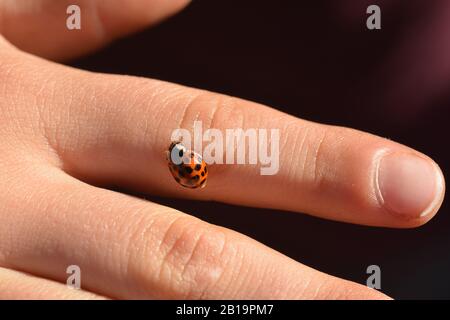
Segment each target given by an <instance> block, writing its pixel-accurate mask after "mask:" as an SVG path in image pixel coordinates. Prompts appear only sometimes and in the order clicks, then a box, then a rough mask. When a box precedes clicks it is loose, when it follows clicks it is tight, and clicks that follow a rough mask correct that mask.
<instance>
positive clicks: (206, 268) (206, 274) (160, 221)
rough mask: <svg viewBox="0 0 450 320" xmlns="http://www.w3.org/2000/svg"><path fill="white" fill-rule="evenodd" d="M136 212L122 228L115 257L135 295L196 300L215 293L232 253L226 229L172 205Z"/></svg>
mask: <svg viewBox="0 0 450 320" xmlns="http://www.w3.org/2000/svg"><path fill="white" fill-rule="evenodd" d="M141 213H142V212H141ZM141 213H139V214H138V216H139V217H140V219H133V220H134V222H133V225H131V226H128V227H126V228H125V229H127V230H125V233H126V234H127V235H128V236H127V237H126V240H125V241H124V242H125V247H126V248H127V249H126V250H125V251H123V250H121V251H120V252H119V255H120V256H121V257H120V258H118V260H119V261H122V262H121V263H122V265H121V273H122V274H124V275H125V276H126V277H127V278H128V279H129V281H130V283H133V285H134V287H135V288H139V290H140V294H143V295H145V296H148V297H151V298H162V299H167V298H177V299H198V298H202V297H205V296H206V297H207V296H210V294H211V292H212V291H214V292H217V290H218V289H217V288H219V283H221V280H222V276H223V273H224V272H225V271H226V270H228V261H229V258H230V256H232V254H231V252H232V251H231V247H232V246H230V244H229V243H228V241H227V234H226V230H224V229H222V228H219V227H215V226H212V225H209V224H207V223H205V222H203V221H201V220H199V219H197V218H195V217H192V216H189V215H186V214H184V213H180V212H178V211H176V210H170V211H164V212H159V213H158V214H152V217H151V218H149V217H148V216H149V215H148V214H141ZM124 252H126V253H124ZM124 254H125V255H126V259H123V255H124Z"/></svg>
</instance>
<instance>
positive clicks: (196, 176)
mask: <svg viewBox="0 0 450 320" xmlns="http://www.w3.org/2000/svg"><path fill="white" fill-rule="evenodd" d="M192 179H194V180H195V181H197V180H198V179H200V177H199V175H198V174H196V175H195V176H193V177H192Z"/></svg>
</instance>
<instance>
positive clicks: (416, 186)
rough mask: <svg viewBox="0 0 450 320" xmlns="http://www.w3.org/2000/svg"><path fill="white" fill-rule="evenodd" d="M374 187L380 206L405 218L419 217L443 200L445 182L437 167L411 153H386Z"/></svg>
mask: <svg viewBox="0 0 450 320" xmlns="http://www.w3.org/2000/svg"><path fill="white" fill-rule="evenodd" d="M379 161H380V162H379V165H378V174H377V186H378V193H379V200H380V202H381V204H382V205H383V206H384V207H385V208H386V209H387V210H388V211H390V212H392V213H394V214H398V215H401V216H403V217H406V218H411V219H413V218H419V217H423V216H426V215H428V214H429V213H431V212H433V211H434V210H435V209H436V206H438V205H439V202H440V201H441V200H442V196H443V190H444V179H443V176H442V173H441V171H440V169H439V167H438V166H437V165H436V164H434V163H433V162H432V161H430V160H426V159H424V158H421V157H419V156H416V155H414V154H412V153H398V152H395V153H388V154H385V155H384V156H383V157H381V159H380V160H379Z"/></svg>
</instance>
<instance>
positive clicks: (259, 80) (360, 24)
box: [72, 0, 450, 299]
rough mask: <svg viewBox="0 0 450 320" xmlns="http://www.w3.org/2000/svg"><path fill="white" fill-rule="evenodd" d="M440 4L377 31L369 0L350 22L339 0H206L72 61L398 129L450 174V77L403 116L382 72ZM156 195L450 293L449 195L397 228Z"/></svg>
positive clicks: (418, 289) (398, 294) (337, 269)
mask: <svg viewBox="0 0 450 320" xmlns="http://www.w3.org/2000/svg"><path fill="white" fill-rule="evenodd" d="M342 2H344V1H342ZM356 2H357V1H353V3H356ZM363 2H364V1H363ZM432 2H433V1H409V2H408V3H410V4H411V7H413V9H415V10H412V9H411V7H410V10H404V9H401V10H396V11H391V14H390V15H383V28H382V30H378V31H368V30H367V28H366V27H365V23H366V17H367V15H366V13H365V8H366V7H367V6H366V7H364V6H362V5H361V4H358V5H356V6H355V8H354V11H356V12H358V10H359V12H360V17H358V16H356V24H355V22H353V23H354V25H353V26H351V27H350V26H349V25H346V24H345V23H344V24H343V23H342V19H343V17H342V16H339V14H337V10H335V7H336V4H338V3H339V1H256V0H245V1H242V0H241V1H237V0H194V1H193V3H192V4H191V5H190V6H189V7H187V8H186V9H185V10H184V11H183V12H181V13H180V14H178V15H177V16H175V17H173V18H170V19H169V20H167V21H165V22H163V23H162V24H160V25H158V26H156V27H153V28H152V29H149V30H146V31H144V32H141V33H139V34H136V35H133V36H131V37H128V38H126V39H123V40H120V41H118V42H116V43H114V44H112V45H110V46H109V47H108V48H105V49H104V50H102V51H100V52H98V53H96V54H94V55H92V56H89V57H85V58H82V59H79V60H77V61H75V62H73V63H72V65H74V66H77V67H80V68H85V69H89V70H95V71H101V72H108V73H119V74H132V75H139V76H145V77H152V78H157V79H162V80H167V81H171V82H176V83H181V84H184V85H188V86H193V87H199V88H204V89H209V90H212V91H216V92H221V93H226V94H230V95H234V96H238V97H241V98H246V99H249V100H253V101H257V102H261V103H264V104H267V105H270V106H274V107H276V108H278V109H280V110H283V111H285V112H288V113H290V114H293V115H296V116H298V117H301V118H305V119H308V120H313V121H318V122H324V123H328V124H336V125H342V126H349V127H353V128H357V129H361V130H364V131H368V132H371V133H374V134H377V135H380V136H384V137H389V138H391V139H393V140H396V141H398V142H401V143H404V144H406V145H409V146H411V147H413V148H416V149H418V150H420V151H422V152H424V153H426V154H428V155H429V156H431V157H432V158H433V159H435V160H436V162H437V163H439V164H440V166H441V168H442V170H443V171H444V175H445V174H446V171H448V170H449V169H450V152H449V151H448V146H447V139H446V138H447V136H448V133H447V132H448V123H449V121H448V120H449V116H450V108H449V107H448V106H449V103H450V84H449V90H448V94H447V95H444V96H440V97H436V98H435V99H433V101H428V102H427V104H426V106H424V108H423V109H422V110H421V112H420V114H419V116H417V113H416V114H415V115H416V116H404V117H403V116H398V114H399V113H398V111H397V110H396V109H395V106H394V105H393V104H392V103H390V101H389V100H386V99H383V98H382V97H383V92H384V88H385V87H384V86H385V84H386V83H388V80H389V79H391V78H392V76H394V74H392V73H390V72H396V71H389V70H384V71H383V72H382V73H381V72H379V71H380V70H382V69H380V68H379V66H380V63H381V62H382V61H383V60H384V59H385V58H386V57H388V56H389V54H390V52H391V50H392V47H393V46H395V43H396V42H397V41H400V38H401V35H402V34H403V33H402V32H404V30H406V29H407V28H408V25H409V24H411V23H416V22H417V21H418V20H420V19H421V17H422V15H426V10H427V8H428V7H432V5H430V3H432ZM442 32H448V31H447V30H442ZM448 39H449V41H450V32H449V37H448ZM424 63H426V61H424ZM414 67H415V66H411V68H414ZM397 103H398V101H397ZM403 110H405V109H403ZM406 110H407V109H406ZM299 192H301V190H299ZM152 200H155V201H157V202H160V203H163V204H168V205H171V206H173V207H176V208H178V209H181V210H183V211H185V212H188V213H191V214H193V215H195V216H198V217H201V218H202V219H204V220H206V221H209V222H212V223H215V224H219V225H222V226H226V227H229V228H232V229H234V230H237V231H240V232H242V233H245V234H247V235H249V236H251V237H253V238H255V239H257V240H259V241H261V242H263V243H265V244H267V245H269V246H271V247H273V248H275V249H277V250H279V251H281V252H282V253H284V254H286V255H288V256H290V257H292V258H293V259H295V260H297V261H300V262H302V263H304V264H307V265H309V266H311V267H314V268H317V269H319V270H321V271H324V272H327V273H330V274H333V275H335V276H340V277H343V278H346V279H349V280H353V281H357V282H359V283H365V281H366V278H367V276H368V275H367V274H366V268H367V266H369V265H371V264H376V265H379V266H380V267H381V272H382V278H381V285H382V291H383V292H385V293H387V294H388V295H391V296H392V297H394V298H397V299H406V298H417V299H422V298H423V299H429V298H450V275H449V274H448V270H450V254H449V248H450V234H449V231H448V230H449V229H450V218H449V215H448V213H449V210H450V208H449V205H448V201H447V202H444V204H443V207H442V209H441V210H440V212H439V214H438V215H437V216H436V217H435V218H434V219H433V220H432V221H431V222H430V223H428V224H427V225H425V226H423V227H421V228H418V229H413V230H391V229H383V228H370V227H362V226H356V225H349V224H343V223H337V222H330V221H324V220H321V219H317V218H313V217H310V216H307V215H303V214H298V213H286V212H279V211H276V210H262V209H254V208H244V207H234V206H230V205H224V204H219V203H206V202H193V201H181V200H174V199H159V198H158V199H153V198H152Z"/></svg>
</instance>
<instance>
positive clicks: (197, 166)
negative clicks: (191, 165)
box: [195, 163, 202, 171]
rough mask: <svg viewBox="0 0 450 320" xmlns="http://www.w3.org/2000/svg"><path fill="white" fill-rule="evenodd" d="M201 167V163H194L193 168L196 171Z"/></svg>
mask: <svg viewBox="0 0 450 320" xmlns="http://www.w3.org/2000/svg"><path fill="white" fill-rule="evenodd" d="M201 168H202V165H201V164H200V163H198V164H196V165H195V170H196V171H200V169H201Z"/></svg>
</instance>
